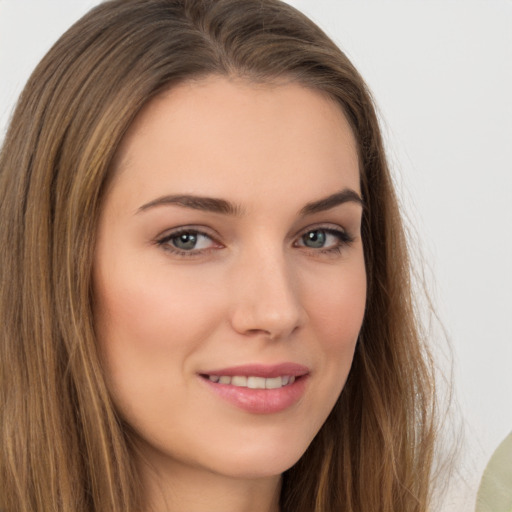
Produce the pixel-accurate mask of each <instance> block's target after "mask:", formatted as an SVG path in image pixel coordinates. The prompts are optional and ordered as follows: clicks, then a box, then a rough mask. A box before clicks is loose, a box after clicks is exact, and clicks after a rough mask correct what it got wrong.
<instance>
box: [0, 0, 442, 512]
mask: <svg viewBox="0 0 512 512" xmlns="http://www.w3.org/2000/svg"><path fill="white" fill-rule="evenodd" d="M0 172H1V174H0V190H1V204H0V215H1V218H2V226H1V228H0V229H1V231H0V233H1V238H0V240H1V251H2V252H1V283H2V285H1V303H0V304H1V310H0V311H1V318H2V337H1V347H2V358H1V361H2V362H1V365H2V366H1V367H2V373H1V379H2V384H1V390H2V411H3V418H2V423H1V429H2V456H1V458H0V461H1V462H0V468H1V470H0V471H1V473H0V477H1V479H2V482H4V485H3V489H2V495H1V496H0V508H1V509H2V510H4V511H8V512H11V511H14V510H24V511H29V510H34V511H36V510H37V511H41V510H61V511H69V510H73V511H90V510H98V511H100V510H101V511H105V510H111V511H126V510H134V511H135V510H147V511H149V510H155V511H156V510H158V511H161V510H169V511H173V510H180V511H184V510H204V509H205V508H208V510H223V511H229V510H247V511H249V510H258V511H263V510H268V511H274V512H275V511H277V510H280V511H281V512H283V511H304V512H306V511H308V512H310V511H316V512H320V511H321V512H326V511H340V510H344V511H350V510H352V511H358V512H364V511H370V510H381V511H394V512H396V511H406V510H407V511H413V510H416V511H424V510H426V509H427V508H428V506H429V503H430V497H431V483H430V482H431V466H432V454H433V443H434V437H435V424H434V414H433V413H434V401H433V377H432V372H431V366H430V362H429V358H428V353H427V352H426V350H425V347H424V346H423V345H422V340H421V338H420V335H419V331H418V326H417V325H416V320H415V316H414V309H413V303H412V297H411V291H410V282H409V263H408V258H407V251H406V244H405V240H404V234H403V229H402V226H401V221H400V215H399V212H398V207H397V201H396V198H395V195H394V191H393V187H392V183H391V179H390V176H389V173H388V170H387V166H386V160H385V156H384V151H383V147H382V141H381V137H380V132H379V127H378V123H377V120H376V116H375V112H374V107H373V105H372V100H371V97H370V95H369V93H368V91H367V89H366V87H365V84H364V82H363V80H362V79H361V77H360V76H359V74H358V73H357V71H356V70H355V69H354V68H353V66H352V65H351V64H350V62H349V61H348V60H347V58H346V57H345V55H344V54H343V53H342V52H341V51H340V50H339V49H338V48H337V47H336V46H335V45H334V44H333V43H332V42H331V41H330V40H329V39H328V38H327V37H326V36H325V35H324V34H323V33H322V32H321V30H320V29H318V28H317V27H316V26H315V25H314V24H313V23H312V22H311V21H309V20H308V19H306V18H305V17H304V16H302V15H301V14H300V13H298V12H297V11H296V10H294V9H293V8H291V7H289V6H287V5H286V4H282V3H280V2H278V1H275V0H219V1H202V0H195V1H193V0H188V1H187V0H125V1H121V0H114V1H109V2H105V3H103V4H101V5H100V6H98V7H97V8H95V9H93V10H92V11H91V12H90V13H89V14H88V15H86V16H85V17H84V18H83V19H82V20H80V21H79V22H78V23H77V24H76V25H75V26H73V27H72V28H71V29H70V30H69V31H68V32H67V33H66V34H65V35H64V36H63V37H62V38H61V39H60V40H59V41H58V42H57V43H56V45H55V46H54V47H53V48H52V50H50V52H49V53H48V55H47V56H46V57H45V58H44V59H43V61H42V62H41V64H40V65H39V66H38V68H37V69H36V71H35V72H34V74H33V75H32V77H31V79H30V80H29V82H28V84H27V86H26V88H25V90H24V92H23V94H22V96H21V98H20V102H19V105H18V107H17V109H16V112H15V114H14V116H13V119H12V122H11V127H10V129H9V131H8V133H7V136H6V139H5V143H4V147H3V149H2V154H1V159H0Z"/></svg>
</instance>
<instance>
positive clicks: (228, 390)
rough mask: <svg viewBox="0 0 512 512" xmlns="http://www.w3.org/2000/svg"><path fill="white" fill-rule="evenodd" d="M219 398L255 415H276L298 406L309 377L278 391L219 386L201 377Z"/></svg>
mask: <svg viewBox="0 0 512 512" xmlns="http://www.w3.org/2000/svg"><path fill="white" fill-rule="evenodd" d="M201 380H203V381H204V382H205V383H206V384H207V385H208V387H209V388H210V389H211V390H212V391H213V392H214V393H216V394H217V395H218V396H220V397H221V398H223V399H224V400H226V401H228V402H229V403H231V404H232V405H234V406H235V407H238V408H239V409H243V410H244V411H247V412H250V413H253V414H275V413H278V412H281V411H284V410H285V409H288V408H289V407H291V406H292V405H294V404H296V403H297V402H298V401H299V400H300V398H301V397H302V395H303V394H304V391H305V389H306V381H307V375H302V376H301V377H298V378H297V379H296V380H295V382H294V383H293V384H288V385H286V386H283V387H282V388H278V389H250V388H244V387H239V386H233V385H231V384H219V383H217V382H212V381H211V380H209V379H208V378H205V377H201Z"/></svg>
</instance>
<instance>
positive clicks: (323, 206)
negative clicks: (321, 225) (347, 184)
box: [300, 188, 364, 217]
mask: <svg viewBox="0 0 512 512" xmlns="http://www.w3.org/2000/svg"><path fill="white" fill-rule="evenodd" d="M344 203H357V204H359V205H360V206H362V207H363V208H364V201H363V198H362V197H361V196H360V195H359V194H358V193H357V192H356V191H355V190H352V189H350V188H344V189H343V190H342V191H341V192H336V193H335V194H332V195H330V196H327V197H324V198H323V199H319V200H318V201H313V202H311V203H308V204H306V206H304V207H303V208H302V209H301V210H300V215H301V216H303V217H305V216H306V215H312V214H314V213H319V212H324V211H326V210H330V209H331V208H334V207H335V206H339V205H342V204H344Z"/></svg>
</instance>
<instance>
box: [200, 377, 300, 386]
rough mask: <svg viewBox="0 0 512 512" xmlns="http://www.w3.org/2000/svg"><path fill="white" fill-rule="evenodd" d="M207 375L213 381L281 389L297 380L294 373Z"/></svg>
mask: <svg viewBox="0 0 512 512" xmlns="http://www.w3.org/2000/svg"><path fill="white" fill-rule="evenodd" d="M207 377H208V380H210V381H211V382H215V383H218V384H226V385H231V386H237V387H241V388H249V389H279V388H282V387H284V386H289V385H291V384H293V383H294V382H295V376H294V375H283V376H279V377H270V378H265V377H257V376H245V375H234V376H230V375H208V376H207Z"/></svg>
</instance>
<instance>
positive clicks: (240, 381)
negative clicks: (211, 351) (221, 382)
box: [231, 375, 247, 387]
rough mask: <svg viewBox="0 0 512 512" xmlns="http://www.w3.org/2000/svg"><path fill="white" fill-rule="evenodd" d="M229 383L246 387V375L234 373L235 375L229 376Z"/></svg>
mask: <svg viewBox="0 0 512 512" xmlns="http://www.w3.org/2000/svg"><path fill="white" fill-rule="evenodd" d="M231 385H232V386H239V387H247V377H245V376H243V375H236V376H235V377H231Z"/></svg>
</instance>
